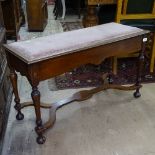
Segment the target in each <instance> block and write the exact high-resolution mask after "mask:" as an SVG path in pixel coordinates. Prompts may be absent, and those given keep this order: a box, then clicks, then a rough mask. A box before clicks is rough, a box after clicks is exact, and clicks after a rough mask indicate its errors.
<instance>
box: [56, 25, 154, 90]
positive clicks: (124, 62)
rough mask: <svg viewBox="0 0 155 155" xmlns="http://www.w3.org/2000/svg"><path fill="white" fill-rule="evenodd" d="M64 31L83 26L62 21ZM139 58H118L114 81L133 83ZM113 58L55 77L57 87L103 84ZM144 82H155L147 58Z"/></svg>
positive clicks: (143, 75)
mask: <svg viewBox="0 0 155 155" xmlns="http://www.w3.org/2000/svg"><path fill="white" fill-rule="evenodd" d="M61 24H62V26H63V29H64V31H71V30H75V29H80V28H82V23H81V22H62V23H61ZM136 62H137V58H123V59H118V74H117V75H113V74H112V82H113V83H116V84H132V83H134V82H135V79H136V70H137V64H136ZM111 70H112V68H111V60H110V59H107V60H105V61H104V62H103V63H102V64H100V65H98V66H95V65H85V66H81V67H80V68H76V69H74V70H72V71H70V72H67V73H65V74H63V75H60V76H58V77H56V78H55V82H56V87H57V89H68V88H83V87H92V86H99V85H101V84H103V80H102V75H103V73H106V72H110V73H111ZM142 82H143V83H150V82H155V72H154V73H153V74H150V73H149V61H148V59H145V64H144V70H143V73H142Z"/></svg>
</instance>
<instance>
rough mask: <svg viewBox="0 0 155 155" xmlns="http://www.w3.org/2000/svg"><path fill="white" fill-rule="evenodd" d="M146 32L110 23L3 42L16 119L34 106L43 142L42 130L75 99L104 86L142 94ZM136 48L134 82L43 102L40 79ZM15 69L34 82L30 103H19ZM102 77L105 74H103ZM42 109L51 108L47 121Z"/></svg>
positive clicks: (40, 139) (87, 96)
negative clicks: (19, 40)
mask: <svg viewBox="0 0 155 155" xmlns="http://www.w3.org/2000/svg"><path fill="white" fill-rule="evenodd" d="M147 33H149V32H148V31H144V30H142V29H139V28H135V27H130V26H125V25H121V24H117V23H108V24H103V25H99V26H94V27H89V28H83V29H79V30H75V31H69V32H63V33H59V34H54V35H50V36H46V37H41V38H36V39H32V40H28V41H21V42H15V43H10V44H8V45H4V48H5V51H6V55H7V60H8V65H9V68H10V79H11V83H12V86H13V92H14V96H15V99H14V101H15V103H16V104H15V109H16V110H17V115H16V118H17V120H22V119H23V118H24V115H23V114H22V112H21V109H22V108H24V107H28V106H34V109H35V114H36V128H35V130H36V133H37V135H38V136H37V142H38V143H39V144H43V143H44V142H45V137H44V136H43V133H44V132H45V130H47V129H48V128H50V127H52V126H53V125H54V122H55V120H56V111H57V110H58V108H60V107H62V106H63V105H66V104H68V103H71V102H73V101H82V100H86V99H88V98H90V97H92V96H93V94H95V93H97V92H99V91H102V90H105V89H119V90H126V91H127V90H135V92H134V97H135V98H137V97H140V96H141V94H140V92H139V89H140V88H141V84H140V77H141V70H142V66H143V65H142V64H143V61H144V52H145V42H146V40H147V39H146V37H147ZM137 51H139V58H137V60H139V61H138V69H137V78H136V80H135V84H134V85H130V86H121V85H115V84H110V83H106V84H103V85H101V86H99V87H96V88H92V89H90V90H83V91H80V92H77V93H75V94H74V95H73V96H72V97H70V98H67V99H64V100H61V101H59V102H56V103H52V104H45V103H41V102H40V92H39V90H38V85H39V82H40V81H42V80H46V79H49V78H51V77H55V76H58V75H60V74H63V73H65V72H67V71H70V70H72V69H74V68H77V67H79V66H81V65H85V64H88V63H90V64H100V63H101V62H102V61H103V60H104V59H105V58H108V57H113V56H117V55H120V54H129V53H133V52H137ZM15 71H17V72H20V73H21V75H23V76H26V77H27V79H28V81H29V83H30V84H31V86H32V92H31V96H32V102H31V103H28V102H26V103H23V104H21V103H20V98H19V94H18V90H17V74H16V72H15ZM106 75H108V74H106ZM103 77H104V78H105V77H106V76H105V75H103ZM41 108H48V109H49V114H50V115H49V120H48V121H47V122H45V123H43V122H42V117H41V110H40V109H41Z"/></svg>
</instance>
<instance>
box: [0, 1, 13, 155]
mask: <svg viewBox="0 0 155 155" xmlns="http://www.w3.org/2000/svg"><path fill="white" fill-rule="evenodd" d="M3 43H6V36H5V28H4V23H3V16H2V9H1V1H0V154H1V149H2V144H3V138H4V133H5V129H6V124H7V119H8V113H9V109H10V103H11V97H12V91H11V83H10V80H9V76H8V75H9V70H8V67H7V61H6V55H5V51H4V49H3V48H2V44H3Z"/></svg>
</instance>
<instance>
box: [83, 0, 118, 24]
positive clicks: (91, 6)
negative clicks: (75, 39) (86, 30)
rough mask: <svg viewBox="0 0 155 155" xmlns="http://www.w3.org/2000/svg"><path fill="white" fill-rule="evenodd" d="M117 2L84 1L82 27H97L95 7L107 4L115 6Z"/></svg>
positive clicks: (105, 0) (113, 0) (112, 0)
mask: <svg viewBox="0 0 155 155" xmlns="http://www.w3.org/2000/svg"><path fill="white" fill-rule="evenodd" d="M116 3H117V0H86V6H87V12H86V15H85V16H84V18H83V26H84V27H90V26H95V25H98V22H99V20H98V17H97V15H96V11H95V7H96V6H97V5H98V4H101V5H107V4H109V5H110V4H116Z"/></svg>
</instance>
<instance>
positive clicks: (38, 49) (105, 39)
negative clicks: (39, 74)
mask: <svg viewBox="0 0 155 155" xmlns="http://www.w3.org/2000/svg"><path fill="white" fill-rule="evenodd" d="M144 32H145V31H143V30H142V29H139V28H135V27H131V26H125V25H121V24H117V23H107V24H103V25H99V26H94V27H89V28H83V29H79V30H74V31H69V32H63V33H59V34H53V35H50V36H46V37H40V38H36V39H32V40H27V41H21V42H15V43H11V44H8V45H5V47H6V48H7V49H9V50H10V52H11V53H13V54H14V55H16V56H17V57H19V58H21V59H22V60H23V61H25V62H26V63H28V64H31V63H35V62H38V61H42V60H46V59H49V58H53V57H58V56H60V55H65V54H69V53H73V52H77V51H80V50H83V49H88V48H92V47H96V46H99V45H104V44H108V43H111V42H116V41H119V40H123V39H127V38H131V37H134V36H137V34H138V35H141V34H143V33H144Z"/></svg>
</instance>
